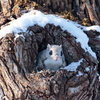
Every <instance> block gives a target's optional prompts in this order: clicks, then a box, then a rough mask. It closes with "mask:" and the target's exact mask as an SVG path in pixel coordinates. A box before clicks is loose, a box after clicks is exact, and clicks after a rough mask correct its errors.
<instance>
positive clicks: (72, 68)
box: [61, 59, 83, 74]
mask: <svg viewBox="0 0 100 100" xmlns="http://www.w3.org/2000/svg"><path fill="white" fill-rule="evenodd" d="M82 61H83V59H81V60H79V61H78V62H72V63H71V64H69V65H68V66H66V67H64V68H61V69H66V70H67V71H75V72H76V70H77V68H78V66H79V65H80V63H81V62H82ZM79 74H81V73H79Z"/></svg>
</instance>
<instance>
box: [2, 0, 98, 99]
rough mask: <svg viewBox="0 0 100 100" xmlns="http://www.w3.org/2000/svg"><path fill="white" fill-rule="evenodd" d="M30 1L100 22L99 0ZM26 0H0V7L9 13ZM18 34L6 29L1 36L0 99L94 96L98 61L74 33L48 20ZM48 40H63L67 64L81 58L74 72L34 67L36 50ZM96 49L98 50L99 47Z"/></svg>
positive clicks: (59, 42) (52, 9)
mask: <svg viewBox="0 0 100 100" xmlns="http://www.w3.org/2000/svg"><path fill="white" fill-rule="evenodd" d="M32 1H35V2H37V3H38V4H40V5H41V6H43V7H44V8H45V7H46V9H45V11H48V9H50V10H51V11H52V12H61V11H66V10H67V11H71V12H73V13H74V14H75V16H78V17H79V19H80V20H82V19H83V18H85V17H86V18H89V20H90V22H91V23H92V24H100V14H99V13H100V0H89V1H87V0H86V1H85V0H74V1H73V0H32ZM27 2H29V0H14V1H13V0H0V7H1V11H2V12H3V15H4V16H7V17H9V16H12V12H13V10H12V9H13V8H14V7H15V6H16V5H18V7H19V6H20V7H21V6H22V7H23V5H24V4H26V3H27ZM6 5H7V6H6ZM24 7H25V6H24ZM32 7H33V6H32ZM47 8H48V9H47ZM17 11H18V12H17V14H16V11H15V16H17V15H19V14H20V13H19V11H20V10H17ZM13 14H14V13H13ZM16 18H17V17H16ZM5 22H6V21H4V23H5ZM86 33H87V34H88V32H86ZM18 34H19V37H17V38H16V37H15V36H14V35H13V33H8V34H7V35H6V36H4V37H3V38H2V39H0V99H1V100H96V98H97V92H98V91H97V89H98V76H97V67H98V61H97V60H96V59H95V58H94V57H92V56H91V55H90V53H89V52H85V51H84V50H83V49H82V47H81V45H80V43H77V42H76V39H75V37H73V36H72V35H71V34H70V33H68V32H67V31H63V30H62V29H61V28H60V27H59V26H54V25H52V24H47V25H46V26H45V27H44V28H42V27H40V26H38V25H34V26H31V27H29V28H28V29H27V33H25V32H22V33H18ZM22 35H23V37H22ZM92 42H93V41H92ZM48 43H49V44H57V45H60V44H62V47H63V51H64V55H65V58H66V59H65V60H66V62H67V65H69V64H71V63H72V62H78V61H79V60H80V59H82V58H83V60H82V62H81V64H80V65H79V66H78V68H77V70H76V72H74V71H67V70H63V69H61V70H59V71H57V72H51V71H49V70H44V71H43V72H37V71H36V59H37V54H38V53H39V52H40V51H42V50H43V49H45V48H46V46H47V44H48ZM89 44H90V45H91V41H89ZM96 46H97V45H96ZM91 47H92V46H91ZM97 47H98V46H97ZM93 49H94V48H93ZM94 51H95V50H94ZM95 52H96V53H98V48H97V50H96V51H95ZM79 73H82V74H81V75H79Z"/></svg>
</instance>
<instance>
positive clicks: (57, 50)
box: [46, 44, 63, 61]
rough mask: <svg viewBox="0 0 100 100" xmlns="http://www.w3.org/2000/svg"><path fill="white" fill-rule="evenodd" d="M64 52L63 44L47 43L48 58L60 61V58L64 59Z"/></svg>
mask: <svg viewBox="0 0 100 100" xmlns="http://www.w3.org/2000/svg"><path fill="white" fill-rule="evenodd" d="M62 53H63V52H62V45H60V46H59V45H50V44H48V45H47V53H46V56H47V59H53V60H55V61H58V60H59V59H62Z"/></svg>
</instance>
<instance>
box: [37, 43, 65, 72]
mask: <svg viewBox="0 0 100 100" xmlns="http://www.w3.org/2000/svg"><path fill="white" fill-rule="evenodd" d="M65 66H66V61H65V57H64V54H63V51H62V45H60V46H59V45H50V44H48V45H47V49H45V50H43V51H41V52H40V53H39V54H38V59H37V68H41V69H43V68H44V69H49V70H54V71H56V70H58V69H59V68H60V67H65Z"/></svg>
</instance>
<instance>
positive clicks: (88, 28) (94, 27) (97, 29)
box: [84, 25, 100, 32]
mask: <svg viewBox="0 0 100 100" xmlns="http://www.w3.org/2000/svg"><path fill="white" fill-rule="evenodd" d="M84 30H85V31H89V30H96V31H97V32H100V26H98V25H94V26H90V27H84Z"/></svg>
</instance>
